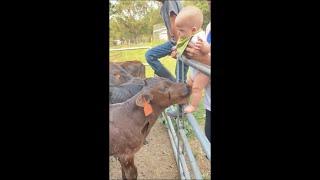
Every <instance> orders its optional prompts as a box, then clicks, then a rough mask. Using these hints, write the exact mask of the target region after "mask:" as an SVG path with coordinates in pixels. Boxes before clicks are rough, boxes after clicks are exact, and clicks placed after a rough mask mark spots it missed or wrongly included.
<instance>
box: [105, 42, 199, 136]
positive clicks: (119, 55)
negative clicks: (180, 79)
mask: <svg viewBox="0 0 320 180" xmlns="http://www.w3.org/2000/svg"><path fill="white" fill-rule="evenodd" d="M161 43H163V41H157V42H152V43H144V44H137V45H134V46H133V45H131V46H128V45H121V46H113V47H111V49H118V48H128V47H142V46H149V47H155V46H157V45H159V44H161ZM146 52H147V49H137V50H126V51H110V57H109V58H110V61H112V62H123V61H129V60H138V61H140V62H142V63H144V64H147V61H146V59H145V53H146ZM160 62H161V63H162V64H163V65H164V66H165V67H166V68H167V69H168V70H169V71H170V72H171V74H172V75H174V74H175V66H176V60H175V59H173V58H171V57H170V56H166V57H163V58H161V59H160ZM189 72H190V71H189ZM153 76H154V71H153V69H152V68H151V67H150V66H146V77H153ZM193 115H194V117H195V118H196V119H197V121H198V123H199V124H200V125H201V124H203V123H204V118H205V109H204V105H203V99H202V101H201V103H200V105H199V108H198V111H196V112H194V113H193ZM185 121H187V120H186V119H185ZM173 123H174V121H173ZM174 124H175V123H174ZM185 125H186V127H185V130H186V133H187V136H188V137H193V131H192V128H191V126H190V125H189V124H188V123H187V122H186V123H185Z"/></svg>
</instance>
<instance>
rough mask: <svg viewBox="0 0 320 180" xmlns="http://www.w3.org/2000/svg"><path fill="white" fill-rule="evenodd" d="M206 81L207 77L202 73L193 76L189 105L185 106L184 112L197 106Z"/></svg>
mask: <svg viewBox="0 0 320 180" xmlns="http://www.w3.org/2000/svg"><path fill="white" fill-rule="evenodd" d="M208 83H209V77H208V76H206V75H204V74H202V73H198V74H197V75H196V76H195V77H194V80H193V85H192V94H191V102H190V105H191V106H187V107H186V109H185V112H192V111H195V110H196V109H197V108H198V106H199V103H200V101H201V98H202V90H203V89H204V88H205V87H206V86H207V84H208Z"/></svg>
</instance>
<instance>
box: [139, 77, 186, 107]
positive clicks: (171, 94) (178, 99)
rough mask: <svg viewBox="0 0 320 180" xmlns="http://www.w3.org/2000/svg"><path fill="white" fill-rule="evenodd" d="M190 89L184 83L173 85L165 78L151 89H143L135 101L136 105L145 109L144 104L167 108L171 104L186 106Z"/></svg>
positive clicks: (173, 83)
mask: <svg viewBox="0 0 320 180" xmlns="http://www.w3.org/2000/svg"><path fill="white" fill-rule="evenodd" d="M190 92H191V88H190V87H189V86H188V85H187V84H185V83H175V82H172V81H170V80H168V79H165V78H160V79H159V82H158V83H157V84H155V85H153V86H152V87H149V88H144V89H143V91H142V92H141V93H140V94H139V96H138V97H137V99H136V104H137V105H138V106H140V107H145V105H146V104H150V105H151V106H158V107H160V108H167V107H169V106H171V105H173V104H186V103H187V102H188V97H189V95H190Z"/></svg>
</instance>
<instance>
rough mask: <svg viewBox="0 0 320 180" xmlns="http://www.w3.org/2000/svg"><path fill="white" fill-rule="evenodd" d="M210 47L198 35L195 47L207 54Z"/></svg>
mask: <svg viewBox="0 0 320 180" xmlns="http://www.w3.org/2000/svg"><path fill="white" fill-rule="evenodd" d="M210 47H211V46H210V44H209V43H207V42H206V41H203V40H202V39H201V38H199V37H198V41H197V42H196V43H195V48H196V49H198V50H199V51H200V52H201V53H202V54H208V53H209V52H210Z"/></svg>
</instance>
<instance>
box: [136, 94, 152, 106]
mask: <svg viewBox="0 0 320 180" xmlns="http://www.w3.org/2000/svg"><path fill="white" fill-rule="evenodd" d="M152 98H153V96H152V95H151V94H150V93H148V92H143V93H141V94H140V95H139V96H138V98H137V99H136V105H137V106H140V107H144V102H146V103H150V101H151V100H152Z"/></svg>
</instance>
